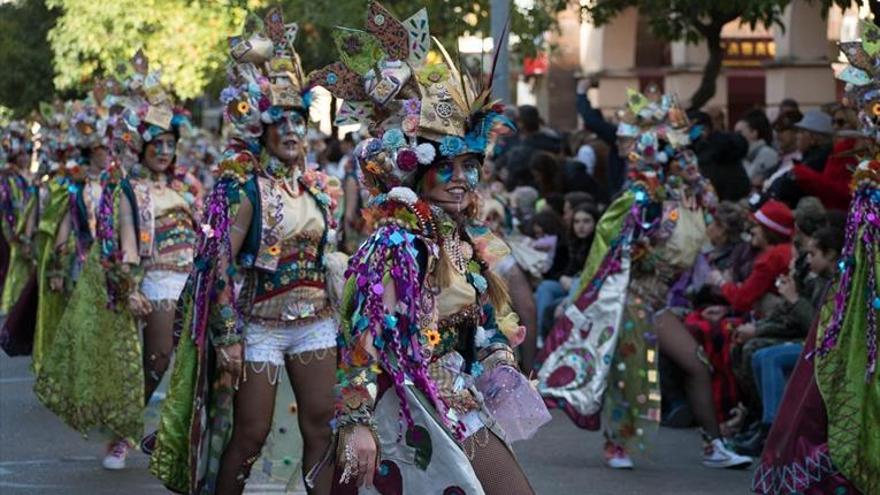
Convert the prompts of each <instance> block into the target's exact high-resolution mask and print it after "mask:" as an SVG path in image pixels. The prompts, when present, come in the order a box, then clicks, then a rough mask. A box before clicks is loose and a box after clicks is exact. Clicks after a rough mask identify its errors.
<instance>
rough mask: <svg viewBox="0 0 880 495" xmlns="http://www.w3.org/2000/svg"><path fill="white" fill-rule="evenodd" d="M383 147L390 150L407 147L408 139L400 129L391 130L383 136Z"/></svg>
mask: <svg viewBox="0 0 880 495" xmlns="http://www.w3.org/2000/svg"><path fill="white" fill-rule="evenodd" d="M382 145H383V146H385V148H387V149H389V150H397V149H400V148H403V147H404V146H406V137H405V136H404V135H403V131H401V130H400V129H389V130H387V131H385V134H383V135H382Z"/></svg>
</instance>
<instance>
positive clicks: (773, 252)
mask: <svg viewBox="0 0 880 495" xmlns="http://www.w3.org/2000/svg"><path fill="white" fill-rule="evenodd" d="M752 220H753V221H754V224H753V226H752V228H751V234H752V239H751V244H752V247H753V248H754V249H755V250H756V251H757V253H756V256H755V263H754V266H752V271H751V273H750V274H749V276H748V278H747V279H746V280H744V281H743V282H742V283H737V282H734V281H733V280H731V276H730V275H729V274H722V273H721V272H720V271H719V270H714V271H713V272H712V273H710V275H709V283H710V285H714V286H715V287H716V288H717V292H718V294H719V295H721V296H722V297H723V298H724V299H725V300H726V301H727V303H728V304H730V307H731V309H732V310H733V311H735V312H737V313H749V312H752V311H754V312H756V313H757V314H758V315H762V314H766V313H767V312H768V309H769V305H768V304H767V303H766V302H765V301H762V299H765V296H768V295H772V294H775V292H776V289H775V285H774V284H775V282H776V278H777V277H779V275H781V274H783V273H785V272H787V271H788V265H789V263H790V262H791V257H792V244H791V240H792V236H793V235H794V214H793V213H792V211H791V209H789V208H788V206H786V205H785V204H784V203H781V202H779V201H775V200H770V201H767V202H766V203H764V205H763V206H761V209H759V210H758V211H757V212H755V213H754V214H753V215H752Z"/></svg>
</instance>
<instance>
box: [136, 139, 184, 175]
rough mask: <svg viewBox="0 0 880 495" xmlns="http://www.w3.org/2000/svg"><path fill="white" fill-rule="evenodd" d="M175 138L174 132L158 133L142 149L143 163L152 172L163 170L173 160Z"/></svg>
mask: <svg viewBox="0 0 880 495" xmlns="http://www.w3.org/2000/svg"><path fill="white" fill-rule="evenodd" d="M176 149H177V140H176V139H174V134H172V133H170V132H166V133H163V134H159V135H158V136H156V137H155V138H153V140H152V141H150V142H149V144H147V146H146V149H145V150H144V165H145V166H146V167H147V168H149V169H150V170H152V171H154V172H164V171H165V170H166V169H167V168H168V167H169V166H171V164H172V163H173V162H174V153H175V151H176Z"/></svg>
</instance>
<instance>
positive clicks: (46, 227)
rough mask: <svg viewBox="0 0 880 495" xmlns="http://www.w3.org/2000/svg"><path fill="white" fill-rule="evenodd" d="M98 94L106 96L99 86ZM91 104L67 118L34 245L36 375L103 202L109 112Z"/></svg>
mask: <svg viewBox="0 0 880 495" xmlns="http://www.w3.org/2000/svg"><path fill="white" fill-rule="evenodd" d="M96 89H98V91H96V94H99V95H100V94H103V91H101V90H100V89H99V88H96ZM101 113H102V112H101V109H99V107H98V106H97V105H95V103H94V99H90V100H88V101H76V102H70V103H68V104H67V105H66V108H65V114H64V118H65V120H66V131H64V135H66V136H68V138H67V139H66V141H67V142H68V143H69V145H70V146H69V147H70V152H69V153H68V156H66V157H65V159H66V163H64V166H63V167H61V168H59V169H58V171H57V172H56V173H55V174H54V175H53V176H52V177H51V178H50V179H48V180H47V181H46V183H45V184H44V187H45V190H46V192H45V199H44V202H43V204H42V205H41V207H40V211H39V218H38V220H37V228H36V232H35V240H34V244H35V246H36V250H35V251H36V256H37V267H36V268H37V274H36V283H37V301H36V318H35V328H34V349H33V360H32V368H33V370H34V374H35V375H38V374H39V372H40V369H41V366H42V363H43V359H44V358H45V356H46V354H47V353H48V351H49V349H50V348H51V347H52V343H53V341H54V336H55V330H56V325H57V324H58V321H59V320H60V319H61V315H62V314H63V313H64V308H65V306H66V303H67V301H68V300H69V297H70V293H71V292H72V290H73V287H74V284H75V283H76V280H77V279H78V278H79V274H80V272H81V270H82V266H83V263H84V262H85V259H86V255H87V253H88V251H89V248H90V247H91V244H92V241H93V239H94V236H95V227H96V214H97V209H98V203H99V201H100V194H101V187H100V180H99V175H100V173H101V171H102V170H103V169H104V167H105V165H106V157H107V142H106V137H107V121H106V117H107V114H106V111H104V112H103V115H101Z"/></svg>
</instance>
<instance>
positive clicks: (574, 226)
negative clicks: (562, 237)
mask: <svg viewBox="0 0 880 495" xmlns="http://www.w3.org/2000/svg"><path fill="white" fill-rule="evenodd" d="M598 219H599V213H598V212H597V211H596V210H595V209H594V208H593V207H592V206H591V205H589V204H581V205H579V206H577V207H575V208H574V210H573V212H572V214H571V221H570V222H569V223H568V239H567V244H568V264H567V266H566V267H565V269H564V270H563V272H562V275H561V276H559V277H558V278H550V277H546V278H545V279H544V280H543V281H542V282H541V283H540V284H539V285H538V288H537V289H535V306H536V310H537V312H538V331H539V332H540V335H541V336H544V335H545V334H546V333H547V331H549V329H550V326H551V325H552V324H553V320H554V318H553V316H554V312H555V311H556V308H557V307H558V306H560V303H561V302H562V301H563V299H564V298H565V296H566V295H567V294H568V293H569V291H571V289H572V287H578V286H579V285H580V283H579V278H578V277H579V276H580V272H581V270H583V269H584V263H585V262H586V260H587V254H589V252H590V246H591V245H592V244H593V234H594V233H595V227H596V221H597V220H598Z"/></svg>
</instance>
